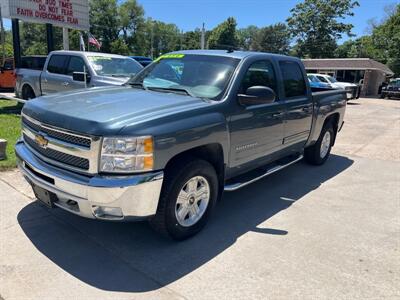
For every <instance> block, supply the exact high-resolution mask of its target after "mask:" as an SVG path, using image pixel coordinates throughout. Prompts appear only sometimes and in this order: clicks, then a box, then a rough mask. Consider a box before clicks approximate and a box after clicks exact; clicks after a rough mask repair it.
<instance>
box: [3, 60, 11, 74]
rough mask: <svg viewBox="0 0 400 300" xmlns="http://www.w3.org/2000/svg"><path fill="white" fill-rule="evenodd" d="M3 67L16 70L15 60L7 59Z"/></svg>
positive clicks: (7, 69)
mask: <svg viewBox="0 0 400 300" xmlns="http://www.w3.org/2000/svg"><path fill="white" fill-rule="evenodd" d="M3 69H4V70H5V71H11V70H14V61H13V60H6V61H5V62H4V66H3Z"/></svg>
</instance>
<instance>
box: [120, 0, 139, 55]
mask: <svg viewBox="0 0 400 300" xmlns="http://www.w3.org/2000/svg"><path fill="white" fill-rule="evenodd" d="M118 13H119V18H120V26H121V31H122V36H123V39H124V41H125V43H126V45H127V47H128V48H129V49H131V51H132V52H136V53H137V52H141V51H142V49H141V48H140V47H138V46H137V45H139V44H140V43H142V42H143V31H144V30H145V26H144V23H145V19H144V9H143V7H142V6H141V5H139V4H138V3H137V1H136V0H127V1H126V2H124V3H122V4H121V5H120V7H119V8H118Z"/></svg>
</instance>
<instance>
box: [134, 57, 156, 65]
mask: <svg viewBox="0 0 400 300" xmlns="http://www.w3.org/2000/svg"><path fill="white" fill-rule="evenodd" d="M130 58H133V59H134V60H136V61H137V62H138V63H139V64H141V65H142V66H143V67H147V66H148V65H149V64H151V63H152V62H153V60H152V59H151V58H150V57H146V56H130Z"/></svg>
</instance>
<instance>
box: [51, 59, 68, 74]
mask: <svg viewBox="0 0 400 300" xmlns="http://www.w3.org/2000/svg"><path fill="white" fill-rule="evenodd" d="M67 58H68V56H65V55H53V56H52V57H51V58H50V61H49V64H48V65H47V71H49V72H50V73H56V74H65V63H66V61H67Z"/></svg>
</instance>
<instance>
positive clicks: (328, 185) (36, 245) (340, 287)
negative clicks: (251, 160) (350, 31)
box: [0, 99, 400, 300]
mask: <svg viewBox="0 0 400 300" xmlns="http://www.w3.org/2000/svg"><path fill="white" fill-rule="evenodd" d="M345 122H346V123H345V126H344V128H343V130H342V132H341V133H340V134H339V136H338V139H337V144H336V146H335V148H334V150H333V155H332V156H331V158H330V159H329V161H328V162H327V163H326V164H325V165H324V166H322V167H312V166H309V165H307V164H305V163H303V162H300V163H298V164H296V165H294V166H291V167H289V168H287V169H285V170H283V171H281V172H279V173H276V174H274V175H272V176H270V177H268V178H265V179H264V180H261V181H259V182H257V183H254V184H252V185H250V186H248V187H245V188H243V189H242V190H239V191H237V192H231V193H225V194H224V197H223V200H222V201H221V203H219V205H218V207H217V210H216V213H215V215H214V217H213V218H212V220H211V222H210V223H209V225H208V226H207V227H206V228H205V230H203V231H202V232H201V233H200V234H199V235H197V236H195V237H194V238H192V239H190V240H187V241H184V242H179V243H177V242H172V241H169V240H165V239H162V238H160V237H159V236H158V235H157V234H155V233H154V232H153V231H152V230H151V229H150V228H149V227H148V226H147V224H146V223H108V222H99V221H93V220H86V219H82V218H79V217H76V216H73V215H71V214H69V213H66V212H63V211H60V210H57V209H55V210H48V209H47V208H44V207H43V206H41V205H39V204H38V203H37V202H35V201H34V198H33V196H32V193H31V192H30V189H29V187H28V186H27V184H26V183H24V181H23V180H22V179H21V177H20V176H19V174H18V172H17V171H11V172H6V173H0V191H1V192H0V205H1V206H0V208H1V209H0V217H1V231H0V246H1V249H0V251H1V255H0V276H1V284H0V295H1V296H0V299H6V300H8V299H77V298H81V299H111V298H112V299H137V298H147V297H148V298H151V299H164V298H165V299H178V298H184V299H239V298H240V299H383V298H385V299H399V297H400V101H395V100H380V99H360V100H357V101H353V102H351V103H350V104H349V105H348V107H347V114H346V118H345Z"/></svg>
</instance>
